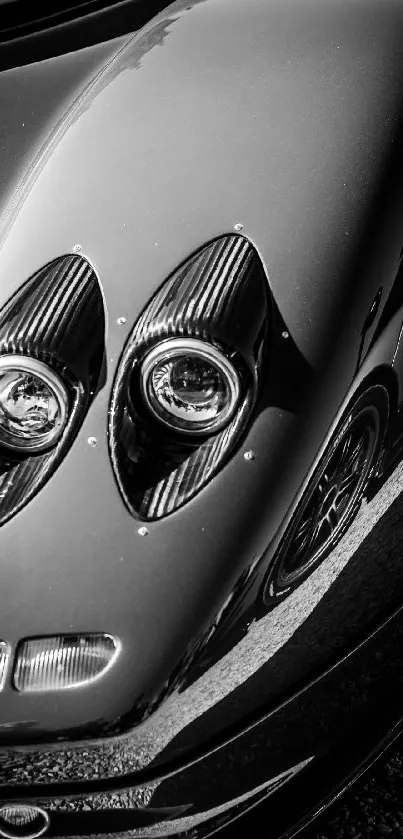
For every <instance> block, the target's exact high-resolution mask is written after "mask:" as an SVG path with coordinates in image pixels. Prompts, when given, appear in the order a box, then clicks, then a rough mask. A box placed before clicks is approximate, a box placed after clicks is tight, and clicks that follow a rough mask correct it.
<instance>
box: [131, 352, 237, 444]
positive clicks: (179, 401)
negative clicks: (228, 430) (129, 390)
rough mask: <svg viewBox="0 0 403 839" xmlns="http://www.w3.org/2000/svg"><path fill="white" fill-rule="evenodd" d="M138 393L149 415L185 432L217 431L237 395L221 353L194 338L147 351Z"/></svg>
mask: <svg viewBox="0 0 403 839" xmlns="http://www.w3.org/2000/svg"><path fill="white" fill-rule="evenodd" d="M141 389H142V393H143V397H144V399H145V402H146V404H147V405H148V407H149V408H150V410H151V411H152V412H153V413H154V415H155V416H156V417H157V418H158V419H160V420H161V421H162V422H164V423H165V424H166V425H168V426H169V427H170V428H173V429H175V430H178V431H182V432H184V433H191V434H203V433H204V434H206V433H212V432H214V431H218V430H219V429H220V428H222V427H223V426H224V425H226V423H227V422H229V420H230V419H231V417H232V416H233V414H234V412H235V410H236V408H237V406H238V404H239V397H240V382H239V377H238V374H237V371H236V369H235V367H234V366H233V364H232V363H231V361H230V360H229V359H228V358H227V357H226V356H225V355H224V353H223V352H221V350H219V349H218V348H217V347H215V346H213V345H212V344H208V343H206V342H205V341H201V340H198V339H195V338H186V339H185V338H173V339H171V340H167V341H163V342H162V344H159V345H158V346H157V347H154V349H153V350H151V352H149V353H148V355H147V356H146V358H145V360H144V361H143V364H142V369H141Z"/></svg>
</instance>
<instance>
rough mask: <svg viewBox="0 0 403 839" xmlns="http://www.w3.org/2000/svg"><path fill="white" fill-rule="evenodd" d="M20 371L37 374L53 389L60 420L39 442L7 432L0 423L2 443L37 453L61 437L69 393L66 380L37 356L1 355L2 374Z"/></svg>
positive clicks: (20, 450)
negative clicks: (65, 383)
mask: <svg viewBox="0 0 403 839" xmlns="http://www.w3.org/2000/svg"><path fill="white" fill-rule="evenodd" d="M12 370H15V371H17V372H18V371H19V372H22V373H28V374H31V375H33V376H36V377H37V378H38V379H42V381H43V382H44V383H45V384H46V385H47V386H48V387H49V388H50V389H51V390H52V392H53V394H54V396H55V398H56V401H57V404H58V408H59V411H60V420H59V422H58V425H57V426H56V427H55V428H54V429H53V431H52V432H48V434H47V435H46V437H45V439H42V440H39V441H38V442H37V443H35V442H33V441H32V440H25V439H23V438H20V437H17V436H15V437H14V435H13V434H12V433H9V432H6V431H5V430H4V429H3V428H2V426H1V424H0V445H2V446H4V447H5V448H7V449H11V450H12V451H19V452H27V453H28V454H29V453H35V452H41V451H43V450H45V449H48V448H49V447H50V446H53V445H55V443H56V442H57V440H59V438H60V437H61V435H62V433H63V431H64V428H65V426H66V422H67V418H68V394H67V388H66V387H65V385H64V382H63V381H62V379H61V378H60V376H58V374H57V373H55V371H54V370H52V369H51V368H50V367H48V365H47V364H44V363H43V362H42V361H39V360H38V359H36V358H32V357H31V356H26V355H18V354H15V355H1V356H0V374H1V373H2V372H3V371H12Z"/></svg>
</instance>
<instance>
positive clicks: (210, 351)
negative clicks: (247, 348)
mask: <svg viewBox="0 0 403 839" xmlns="http://www.w3.org/2000/svg"><path fill="white" fill-rule="evenodd" d="M187 353H189V354H192V355H195V356H197V357H199V358H202V359H204V360H206V361H209V362H212V363H213V364H214V365H215V367H217V369H218V370H219V371H220V373H222V375H223V376H224V378H225V381H226V383H227V385H228V389H229V392H230V401H229V404H228V406H227V407H226V408H225V409H224V410H223V411H222V413H221V414H220V417H219V418H218V419H217V420H213V421H211V422H210V423H209V424H206V425H204V426H203V428H197V427H196V428H192V427H190V426H189V427H188V428H186V427H182V426H179V424H178V425H177V426H176V425H175V423H174V415H172V422H169V421H168V420H167V419H165V418H164V416H163V415H162V412H161V413H159V412H158V411H157V410H156V408H155V404H154V401H153V400H152V399H151V398H150V394H149V390H148V383H149V379H150V375H151V373H152V371H153V369H154V367H155V366H156V364H159V363H160V362H161V361H172V359H173V358H177V357H180V356H181V355H184V354H187ZM140 388H141V393H142V396H143V399H144V401H145V403H146V405H147V407H148V409H149V410H150V411H151V413H152V414H153V415H154V416H155V417H156V418H157V419H158V420H159V421H160V422H162V423H164V425H166V426H167V427H168V428H171V429H174V430H175V431H179V432H181V433H183V434H192V435H195V434H197V435H200V434H203V435H206V434H209V433H214V432H216V431H219V430H220V429H221V428H223V427H224V426H225V425H226V424H227V423H228V422H229V420H230V419H231V418H232V417H233V415H234V413H235V411H236V409H237V407H238V405H239V399H240V392H241V388H240V380H239V376H238V373H237V371H236V369H235V367H234V366H233V364H232V363H231V362H230V361H229V359H228V358H227V357H226V356H225V355H224V353H223V352H222V351H221V350H219V349H218V348H217V347H216V346H214V345H213V344H209V343H207V342H206V341H201V340H199V339H198V338H169V339H168V340H166V341H162V342H161V343H160V344H158V345H157V346H156V347H153V349H152V350H150V352H149V353H148V354H147V355H146V356H145V358H144V359H143V362H142V366H141V378H140ZM195 425H196V423H195Z"/></svg>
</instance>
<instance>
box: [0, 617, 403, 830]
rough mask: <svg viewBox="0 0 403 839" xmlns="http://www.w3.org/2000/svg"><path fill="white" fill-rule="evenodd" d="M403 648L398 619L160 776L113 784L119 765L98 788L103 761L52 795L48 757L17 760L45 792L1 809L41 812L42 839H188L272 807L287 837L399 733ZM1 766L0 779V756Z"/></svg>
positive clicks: (26, 755)
mask: <svg viewBox="0 0 403 839" xmlns="http://www.w3.org/2000/svg"><path fill="white" fill-rule="evenodd" d="M402 639H403V619H402V609H401V608H399V610H397V611H396V612H395V613H394V614H393V615H392V616H390V617H389V618H387V619H386V620H385V621H384V622H383V624H382V625H381V626H380V627H378V628H377V629H376V630H375V631H374V632H373V633H372V634H371V635H370V636H369V637H368V638H367V639H366V640H365V641H363V642H362V643H359V644H358V645H356V646H355V648H354V649H353V650H351V651H350V652H348V653H347V654H346V655H345V656H344V658H343V659H342V660H341V661H339V663H337V664H333V665H332V664H330V665H329V666H328V667H327V669H326V671H324V672H322V673H320V674H317V676H316V678H313V679H312V680H311V681H310V682H309V683H308V684H306V685H304V686H301V687H300V689H299V690H297V691H296V692H294V693H293V695H291V696H287V697H284V698H283V700H282V701H280V702H278V703H277V704H276V706H275V707H272V708H266V709H265V711H264V713H261V714H260V715H259V717H256V718H255V719H253V718H250V719H249V720H245V721H244V725H243V729H242V731H235V730H234V731H233V732H232V736H231V732H227V737H226V741H225V742H224V743H222V742H221V743H220V742H219V741H218V739H217V740H216V742H215V743H214V742H213V741H211V742H210V743H209V744H208V746H206V747H205V748H204V750H203V749H200V748H199V750H198V751H197V752H196V751H194V752H193V754H189V755H188V756H187V761H186V764H185V765H184V764H183V762H182V765H180V762H179V761H176V765H175V762H171V764H166V766H165V768H164V771H163V772H161V770H159V771H158V769H153V766H152V765H151V766H150V767H149V768H148V769H147V770H146V771H144V772H142V773H141V772H140V773H132V774H127V775H120V774H119V761H118V760H117V762H116V765H115V766H114V767H109V773H111V772H112V773H113V774H114V775H115V777H109V778H105V777H104V778H102V770H101V764H102V760H101V761H100V772H99V775H100V777H99V778H94V779H93V780H91V781H85V780H83V781H82V782H80V781H79V780H76V781H74V782H71V783H69V782H68V781H67V782H65V783H61V782H58V783H52V782H51V778H52V772H53V771H54V767H52V752H48V753H43V754H42V755H41V753H40V752H36V753H32V752H29V751H26V750H20V752H19V755H20V758H21V763H22V764H23V765H24V767H25V773H27V774H28V770H29V763H30V761H31V760H35V761H37V762H42V774H43V775H44V776H47V777H48V779H49V780H48V782H47V783H36V784H33V785H32V784H30V783H29V780H27V781H26V782H25V784H24V782H22V783H19V784H18V785H12V784H9V785H7V784H5V783H4V784H3V785H2V786H1V788H0V800H1V802H3V801H4V802H12V801H13V802H15V801H19V802H21V803H28V802H29V803H33V802H35V803H36V804H39V805H40V806H41V807H43V808H44V809H46V810H47V812H48V813H49V815H50V827H49V830H48V832H47V835H49V836H81V835H85V836H92V835H102V836H103V837H106V836H117V835H125V836H126V835H130V836H133V837H146V836H147V837H154V836H169V835H174V836H176V835H177V836H189V837H190V836H192V838H193V837H196V836H197V837H198V836H207V835H210V833H211V832H213V831H214V830H216V829H217V828H218V827H221V826H223V825H224V824H225V823H226V822H228V821H230V820H231V819H233V818H235V817H237V816H239V815H241V814H242V813H243V812H244V811H246V810H247V809H249V808H250V807H251V806H253V805H255V804H257V803H259V802H260V801H262V800H264V799H265V798H267V797H268V796H270V799H271V800H270V825H271V835H272V836H273V838H274V837H276V838H277V837H280V836H285V835H287V836H291V835H293V834H294V831H295V830H296V829H297V827H298V825H301V823H304V822H306V821H308V820H309V819H310V818H311V817H312V815H313V814H314V813H315V812H318V811H319V810H320V809H321V807H322V806H323V804H324V803H325V802H326V801H329V800H331V799H332V798H334V796H335V795H337V794H338V792H339V791H340V789H341V788H343V787H344V786H345V785H346V784H347V783H349V781H350V780H351V778H353V777H354V776H355V775H356V774H357V773H359V772H360V771H361V770H362V768H363V766H365V764H366V763H368V762H370V761H371V760H372V759H374V757H375V756H376V754H377V753H379V751H380V750H382V749H383V748H384V747H385V745H386V744H387V742H388V741H390V740H391V739H393V737H395V736H397V734H398V733H399V732H400V720H401V699H400V691H401V689H402V688H403V667H402V659H403V644H402ZM100 748H101V747H100ZM73 753H74V750H73V749H72V750H71V754H72V755H73ZM16 754H17V753H16V752H14V756H15V755H16ZM93 754H94V753H93ZM9 756H10V755H9ZM53 757H54V759H55V758H56V753H55V752H54V753H53ZM1 758H2V763H3V766H4V770H5V769H6V767H7V765H9V764H8V763H7V755H6V753H5V752H3V754H2V755H1ZM76 758H77V755H76ZM4 770H3V778H4V779H5V776H4ZM94 774H96V772H94ZM290 802H292V805H291V806H290ZM128 831H130V833H127V832H128Z"/></svg>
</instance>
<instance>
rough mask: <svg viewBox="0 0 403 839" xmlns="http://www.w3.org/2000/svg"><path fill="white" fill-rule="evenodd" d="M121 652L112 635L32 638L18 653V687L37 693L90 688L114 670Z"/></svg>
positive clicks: (15, 682)
mask: <svg viewBox="0 0 403 839" xmlns="http://www.w3.org/2000/svg"><path fill="white" fill-rule="evenodd" d="M119 649H120V645H119V643H118V642H117V641H116V639H115V638H112V636H111V635H56V636H53V637H51V638H30V639H28V640H26V641H23V642H22V643H21V644H20V646H19V648H18V651H17V658H16V664H15V669H14V687H15V688H17V690H19V691H21V692H23V691H26V692H29V691H30V692H33V691H44V690H63V689H64V688H73V687H80V686H81V685H86V684H88V683H89V682H92V681H94V679H96V678H98V677H99V676H101V675H103V674H104V673H105V671H106V670H107V669H109V667H111V665H112V664H113V662H114V660H115V658H116V656H117V655H118V652H119Z"/></svg>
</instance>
